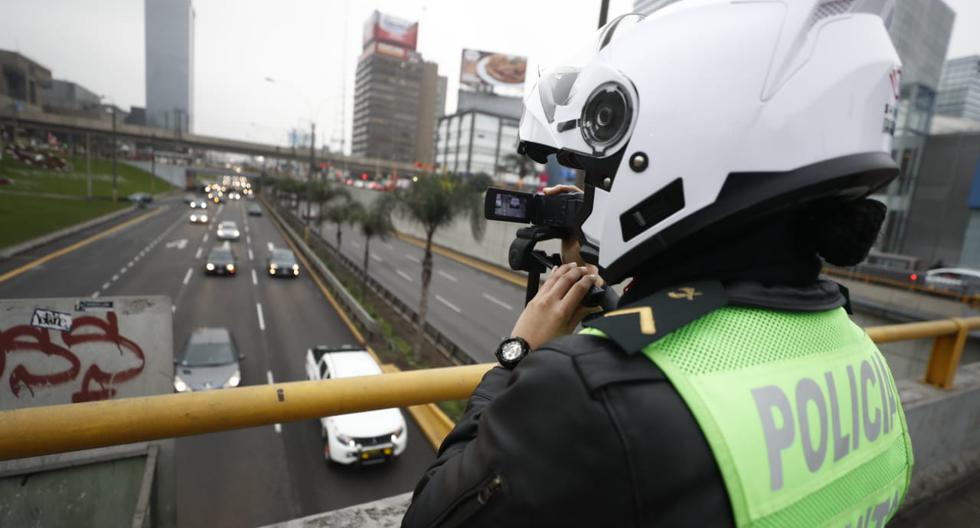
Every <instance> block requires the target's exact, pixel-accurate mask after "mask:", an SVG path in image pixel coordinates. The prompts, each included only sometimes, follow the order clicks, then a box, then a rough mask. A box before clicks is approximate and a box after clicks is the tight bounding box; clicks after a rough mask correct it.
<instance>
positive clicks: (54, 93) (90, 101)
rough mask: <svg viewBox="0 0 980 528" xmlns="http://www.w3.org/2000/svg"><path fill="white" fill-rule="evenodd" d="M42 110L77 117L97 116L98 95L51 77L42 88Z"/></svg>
mask: <svg viewBox="0 0 980 528" xmlns="http://www.w3.org/2000/svg"><path fill="white" fill-rule="evenodd" d="M43 95H44V104H43V107H44V111H45V112H52V113H56V114H64V115H73V116H79V117H99V115H100V114H101V113H102V112H101V106H100V102H101V101H100V99H99V96H98V95H97V94H96V93H94V92H92V91H91V90H89V89H87V88H85V87H84V86H81V85H79V84H77V83H73V82H71V81H61V80H58V79H52V80H50V81H48V82H47V83H46V84H45V85H44V88H43Z"/></svg>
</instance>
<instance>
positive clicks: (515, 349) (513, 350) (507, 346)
mask: <svg viewBox="0 0 980 528" xmlns="http://www.w3.org/2000/svg"><path fill="white" fill-rule="evenodd" d="M522 355H524V347H522V346H521V343H520V341H510V342H507V343H504V346H503V347H501V349H500V357H501V358H503V360H504V361H507V362H511V361H517V360H518V359H521V356H522Z"/></svg>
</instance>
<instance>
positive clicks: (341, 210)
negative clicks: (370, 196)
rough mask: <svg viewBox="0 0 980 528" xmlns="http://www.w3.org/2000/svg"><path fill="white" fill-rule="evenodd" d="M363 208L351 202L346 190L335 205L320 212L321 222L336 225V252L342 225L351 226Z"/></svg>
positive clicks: (341, 238) (338, 249)
mask: <svg viewBox="0 0 980 528" xmlns="http://www.w3.org/2000/svg"><path fill="white" fill-rule="evenodd" d="M363 208H364V207H363V206H362V205H361V204H360V203H359V202H355V201H354V200H352V199H351V197H350V193H348V192H347V189H344V194H341V195H339V198H338V199H337V201H336V203H334V204H333V205H331V206H329V207H327V209H326V210H322V211H323V216H322V217H321V220H323V219H325V220H327V221H328V222H332V223H334V224H337V245H336V246H335V247H336V249H337V251H338V252H339V251H340V243H341V242H342V241H343V236H344V224H345V223H347V224H352V225H353V224H354V222H356V221H357V219H358V216H359V215H360V214H361V210H362V209H363Z"/></svg>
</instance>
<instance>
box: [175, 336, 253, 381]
mask: <svg viewBox="0 0 980 528" xmlns="http://www.w3.org/2000/svg"><path fill="white" fill-rule="evenodd" d="M243 359H245V355H244V354H242V353H240V352H238V349H237V347H236V346H235V340H234V339H232V337H231V333H230V332H228V329H227V328H198V329H196V330H194V331H193V332H192V333H191V336H190V337H189V338H188V339H187V345H186V346H185V347H184V351H183V352H182V353H181V354H180V356H179V357H176V358H174V390H175V391H177V392H190V391H197V390H210V389H227V388H230V387H237V386H239V385H241V383H242V369H241V365H240V364H239V361H241V360H243Z"/></svg>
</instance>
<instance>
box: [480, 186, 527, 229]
mask: <svg viewBox="0 0 980 528" xmlns="http://www.w3.org/2000/svg"><path fill="white" fill-rule="evenodd" d="M533 196H534V195H533V194H530V193H523V192H517V191H507V190H503V189H494V188H492V187H491V188H489V189H487V197H486V203H485V204H484V206H485V207H484V213H485V214H484V216H486V218H487V219H489V220H504V221H507V222H521V223H528V222H530V221H531V214H530V211H529V210H528V206H529V204H530V201H531V198H532V197H533Z"/></svg>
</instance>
